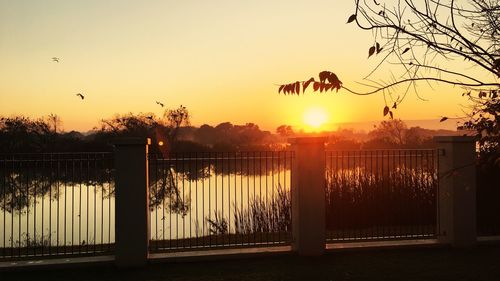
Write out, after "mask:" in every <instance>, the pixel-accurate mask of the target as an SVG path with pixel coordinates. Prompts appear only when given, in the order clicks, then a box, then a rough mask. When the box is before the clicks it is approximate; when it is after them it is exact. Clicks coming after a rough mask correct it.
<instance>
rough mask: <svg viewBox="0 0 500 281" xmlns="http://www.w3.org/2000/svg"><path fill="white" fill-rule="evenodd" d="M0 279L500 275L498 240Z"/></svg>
mask: <svg viewBox="0 0 500 281" xmlns="http://www.w3.org/2000/svg"><path fill="white" fill-rule="evenodd" d="M0 280H2V281H7V280H16V281H22V280H30V281H42V280H51V281H56V280H69V281H77V280H89V281H90V280H92V281H93V280H96V281H98V280H158V281H162V280H252V281H256V280H371V281H374V280H384V281H389V280H450V281H451V280H453V281H458V280H474V281H480V280H495V281H498V280H500V245H495V246H492V245H489V246H478V247H476V248H474V249H468V250H456V249H443V248H422V249H398V250H394V249H392V250H362V251H355V252H334V253H328V254H326V255H325V256H323V257H320V258H305V257H298V256H295V255H286V256H277V257H265V258H252V259H238V260H222V261H209V262H208V261H207V262H183V263H162V264H151V265H149V266H148V267H146V268H144V269H135V270H118V269H116V268H114V267H110V266H107V267H94V268H77V269H69V268H68V269H58V270H34V271H18V272H0Z"/></svg>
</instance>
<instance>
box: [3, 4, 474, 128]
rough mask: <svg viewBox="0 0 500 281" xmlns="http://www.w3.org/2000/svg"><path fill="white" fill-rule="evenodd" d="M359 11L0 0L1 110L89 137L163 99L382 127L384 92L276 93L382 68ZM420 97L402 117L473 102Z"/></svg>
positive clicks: (267, 124)
mask: <svg viewBox="0 0 500 281" xmlns="http://www.w3.org/2000/svg"><path fill="white" fill-rule="evenodd" d="M353 12H354V2H353V1H332V0H330V1H322V0H304V1H299V0H297V1H292V0H288V1H282V0H276V1H261V0H254V1H234V0H233V1H219V0H214V1H201V0H200V1H190V0H184V1H154V0H145V1H131V0H120V1H117V0H108V1H100V0H99V1H97V0H86V1H68V0H59V1H55V0H46V1H26V0H12V1H8V0H0V115H3V116H12V115H25V116H30V117H40V116H43V115H48V114H50V113H54V114H58V115H59V116H60V117H61V119H62V120H63V126H64V129H65V130H66V131H68V130H81V131H85V130H89V129H91V128H92V127H94V126H97V125H98V124H99V121H100V120H101V119H103V118H110V117H112V116H113V115H114V114H117V113H119V114H124V113H128V112H133V113H139V112H153V113H155V114H156V115H162V112H163V109H162V108H161V107H160V106H159V105H157V104H156V101H161V102H162V103H164V104H165V106H166V107H168V108H176V107H178V106H179V105H183V106H186V107H187V108H188V110H189V111H190V113H191V116H192V119H191V123H192V124H193V125H196V126H199V125H202V124H204V123H207V124H211V125H216V124H218V123H220V122H224V121H230V122H232V123H234V124H245V123H248V122H253V123H256V124H258V125H259V126H260V127H261V128H264V129H268V130H274V129H275V128H276V127H277V126H279V125H281V124H289V125H292V126H294V127H297V128H298V127H301V126H302V124H303V116H304V113H305V112H307V111H308V110H310V108H315V107H316V108H323V109H324V110H325V111H326V112H327V114H328V118H327V120H328V121H327V123H329V124H330V125H331V126H334V124H335V123H356V122H366V121H374V120H383V116H382V112H383V107H384V105H385V104H384V98H383V96H382V95H381V94H377V95H372V96H367V97H359V96H354V95H352V94H349V93H347V92H346V91H339V92H338V93H335V92H333V93H330V92H329V93H327V94H324V93H322V94H317V93H306V94H305V95H303V96H284V95H280V94H278V86H277V85H278V84H283V83H288V82H292V81H296V80H307V79H308V78H309V77H311V76H317V74H318V73H319V72H320V71H323V70H329V71H332V72H335V73H336V74H337V75H338V76H339V78H340V80H342V81H343V82H344V84H345V85H349V86H350V88H356V86H357V84H356V81H362V79H363V77H364V76H365V75H366V74H368V73H369V72H370V70H371V69H372V68H373V67H374V66H375V65H376V64H377V61H376V58H373V57H372V58H370V59H367V50H368V48H369V47H370V46H371V45H372V44H373V38H372V35H371V33H370V32H366V31H362V30H360V29H358V28H357V27H356V26H355V25H354V24H346V21H347V18H348V17H349V15H351V14H352V13H353ZM52 57H58V58H60V62H59V63H56V62H53V61H52V60H51V58H52ZM382 74H384V73H382ZM419 91H420V92H419V94H420V96H422V97H424V98H425V99H426V100H428V101H423V100H421V99H419V98H418V97H417V96H415V95H410V96H408V97H407V99H406V100H405V101H404V103H403V104H401V105H400V106H399V108H398V110H397V111H395V116H396V117H397V118H402V119H407V120H420V119H439V118H440V116H456V115H459V114H461V110H462V109H463V107H462V106H461V105H463V104H465V103H466V100H465V99H463V98H462V97H461V95H460V93H461V90H460V89H458V88H452V87H440V86H435V87H434V88H429V87H421V88H419ZM79 92H80V93H83V94H84V95H85V99H84V100H81V99H80V98H78V97H77V96H76V93H79ZM448 125H449V124H448ZM452 125H453V124H452Z"/></svg>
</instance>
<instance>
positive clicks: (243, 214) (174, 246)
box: [149, 151, 293, 251]
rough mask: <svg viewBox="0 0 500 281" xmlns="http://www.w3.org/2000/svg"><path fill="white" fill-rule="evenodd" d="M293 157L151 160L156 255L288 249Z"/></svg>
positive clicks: (264, 154) (185, 156) (184, 155)
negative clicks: (249, 248)
mask: <svg viewBox="0 0 500 281" xmlns="http://www.w3.org/2000/svg"><path fill="white" fill-rule="evenodd" d="M292 161H293V153H292V152H289V151H258V152H255V151H253V152H219V153H216V152H203V153H201V152H200V153H172V154H170V155H169V156H168V157H165V156H163V155H159V154H150V155H149V179H150V209H151V243H150V248H151V250H152V251H164V250H166V251H169V250H170V251H173V250H175V251H179V250H189V249H203V248H205V249H213V248H221V247H222V248H223V247H245V246H266V245H279V244H288V243H289V242H290V239H291V238H290V236H291V234H290V231H291V210H290V205H291V203H290V181H291V178H290V176H291V165H292Z"/></svg>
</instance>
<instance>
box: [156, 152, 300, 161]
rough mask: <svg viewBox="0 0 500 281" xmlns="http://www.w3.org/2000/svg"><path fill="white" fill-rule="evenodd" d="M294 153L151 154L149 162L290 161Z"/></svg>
mask: <svg viewBox="0 0 500 281" xmlns="http://www.w3.org/2000/svg"><path fill="white" fill-rule="evenodd" d="M293 157H294V153H293V151H244V152H185V153H183V152H180V153H179V152H173V153H169V154H168V155H163V154H161V153H149V154H148V159H149V160H158V161H200V160H239V159H256V160H257V159H261V160H265V159H284V158H287V159H290V158H293Z"/></svg>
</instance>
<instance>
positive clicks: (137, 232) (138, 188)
mask: <svg viewBox="0 0 500 281" xmlns="http://www.w3.org/2000/svg"><path fill="white" fill-rule="evenodd" d="M149 144H150V140H149V139H142V138H124V139H120V140H118V141H116V142H115V159H114V161H115V168H116V175H115V205H116V212H115V213H116V219H115V233H116V234H115V235H116V237H115V240H116V251H115V263H116V265H117V266H119V267H139V266H145V265H146V263H147V260H148V252H149V238H150V228H149V223H150V222H149V192H148V190H149V189H148V160H147V153H148V145H149Z"/></svg>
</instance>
